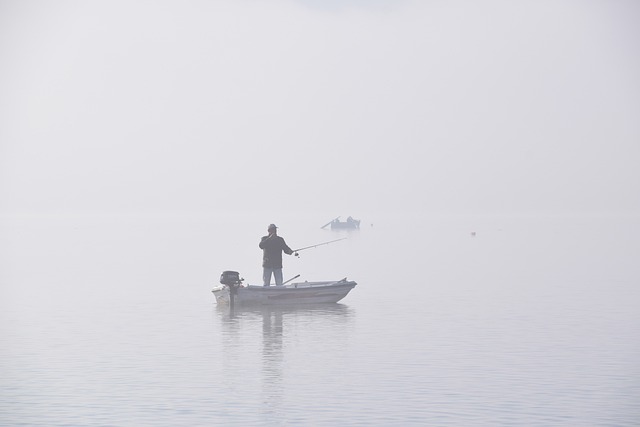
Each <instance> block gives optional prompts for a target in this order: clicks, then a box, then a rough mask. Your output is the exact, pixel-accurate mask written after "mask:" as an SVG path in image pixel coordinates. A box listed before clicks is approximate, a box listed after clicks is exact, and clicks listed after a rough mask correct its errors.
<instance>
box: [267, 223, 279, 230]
mask: <svg viewBox="0 0 640 427" xmlns="http://www.w3.org/2000/svg"><path fill="white" fill-rule="evenodd" d="M276 228H278V227H276V225H275V224H269V227H268V228H267V230H268V231H271V230H275V229H276Z"/></svg>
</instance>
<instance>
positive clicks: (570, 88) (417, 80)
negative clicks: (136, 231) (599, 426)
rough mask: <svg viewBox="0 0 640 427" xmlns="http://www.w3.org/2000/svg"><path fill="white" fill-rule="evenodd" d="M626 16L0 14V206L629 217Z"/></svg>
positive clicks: (632, 150) (637, 62)
mask: <svg viewBox="0 0 640 427" xmlns="http://www.w3.org/2000/svg"><path fill="white" fill-rule="evenodd" d="M639 23H640V2H637V1H610V0H602V1H591V0H585V1H577V0H576V1H565V0H559V1H515V2H514V1H486V2H475V1H446V2H445V1H383V0H377V1H372V2H368V1H364V0H360V1H355V0H354V1H348V0H346V1H342V2H339V1H337V0H334V1H320V0H299V1H294V0H290V1H238V0H234V1H204V0H203V1H195V0H192V1H123V0H122V1H121V0H116V1H112V0H110V1H64V0H63V1H56V2H51V1H33V0H26V1H23V0H0V64H1V65H0V214H48V213H60V212H72V213H97V212H102V213H104V212H106V213H112V212H113V213H140V212H142V213H163V212H179V213H207V212H215V211H220V210H225V211H233V210H255V211H260V210H266V211H271V212H278V211H285V210H286V211H296V210H297V211H319V210H322V211H327V212H334V213H336V214H345V215H349V214H352V215H354V216H360V215H364V216H366V215H371V212H376V211H389V210H395V211H399V212H402V211H405V210H406V211H412V212H417V213H446V212H455V213H506V214H509V213H525V212H529V213H531V212H533V213H576V212H577V213H602V212H606V213H624V214H636V215H637V214H640V25H638V24H639ZM271 218H273V216H271ZM329 218H330V217H329Z"/></svg>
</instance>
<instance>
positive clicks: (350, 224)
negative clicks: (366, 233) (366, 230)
mask: <svg viewBox="0 0 640 427" xmlns="http://www.w3.org/2000/svg"><path fill="white" fill-rule="evenodd" d="M328 225H331V229H332V230H345V229H346V230H355V229H359V228H360V220H359V219H353V218H352V217H349V218H347V220H346V221H340V217H337V218H335V219H332V220H331V221H330V222H328V223H326V224H325V225H323V226H322V227H320V228H325V227H326V226H328Z"/></svg>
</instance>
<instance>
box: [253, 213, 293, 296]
mask: <svg viewBox="0 0 640 427" xmlns="http://www.w3.org/2000/svg"><path fill="white" fill-rule="evenodd" d="M277 230H278V227H276V226H275V224H269V227H268V228H267V232H268V233H269V235H268V236H263V237H262V239H261V240H260V243H259V244H258V246H259V247H260V249H262V281H263V285H264V286H271V274H273V276H274V277H275V279H276V286H282V252H284V253H285V254H287V255H291V254H293V250H292V249H291V248H290V247H289V246H287V244H286V243H285V241H284V239H283V238H282V237H280V236H278V233H277Z"/></svg>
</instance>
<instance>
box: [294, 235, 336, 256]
mask: <svg viewBox="0 0 640 427" xmlns="http://www.w3.org/2000/svg"><path fill="white" fill-rule="evenodd" d="M345 239H346V237H343V238H342V239H336V240H331V241H329V242H324V243H318V244H317V245H311V246H305V247H304V248H300V249H294V251H293V253H294V255H295V256H298V252H299V251H304V250H305V249H311V248H316V247H318V246H322V245H328V244H329V243H333V242H339V241H340V240H345Z"/></svg>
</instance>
